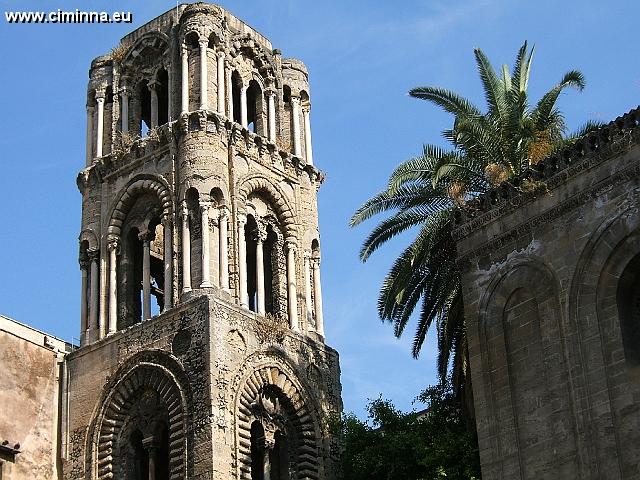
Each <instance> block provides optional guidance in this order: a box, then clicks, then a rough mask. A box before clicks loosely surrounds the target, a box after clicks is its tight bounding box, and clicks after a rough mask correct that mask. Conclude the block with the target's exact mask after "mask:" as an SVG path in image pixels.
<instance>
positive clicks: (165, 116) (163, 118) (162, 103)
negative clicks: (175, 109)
mask: <svg viewBox="0 0 640 480" xmlns="http://www.w3.org/2000/svg"><path fill="white" fill-rule="evenodd" d="M156 92H157V95H158V125H164V124H165V123H167V122H168V121H169V74H168V73H167V71H166V70H165V69H164V68H161V69H160V70H158V73H157V75H156Z"/></svg>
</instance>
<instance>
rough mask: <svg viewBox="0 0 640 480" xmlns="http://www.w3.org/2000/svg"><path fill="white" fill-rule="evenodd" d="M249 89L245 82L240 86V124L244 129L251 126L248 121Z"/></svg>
mask: <svg viewBox="0 0 640 480" xmlns="http://www.w3.org/2000/svg"><path fill="white" fill-rule="evenodd" d="M247 88H248V87H247V85H245V84H244V81H243V82H242V85H240V123H241V124H242V126H243V127H244V128H247V127H248V126H249V122H248V120H247Z"/></svg>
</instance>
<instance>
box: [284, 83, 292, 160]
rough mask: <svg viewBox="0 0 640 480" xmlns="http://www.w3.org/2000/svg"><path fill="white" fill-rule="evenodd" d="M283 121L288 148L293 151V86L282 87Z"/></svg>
mask: <svg viewBox="0 0 640 480" xmlns="http://www.w3.org/2000/svg"><path fill="white" fill-rule="evenodd" d="M282 103H283V105H282V113H283V118H282V123H283V124H284V125H285V129H284V132H285V139H284V140H285V144H286V145H287V150H288V151H289V152H290V153H293V115H292V111H291V87H290V86H289V85H284V86H283V87H282Z"/></svg>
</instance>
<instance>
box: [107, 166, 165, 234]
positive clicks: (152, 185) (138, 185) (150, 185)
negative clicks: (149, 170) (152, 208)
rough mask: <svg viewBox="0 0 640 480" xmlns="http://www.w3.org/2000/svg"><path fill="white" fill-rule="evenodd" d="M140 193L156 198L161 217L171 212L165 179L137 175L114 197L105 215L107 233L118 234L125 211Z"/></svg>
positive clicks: (120, 231) (126, 211) (155, 176)
mask: <svg viewBox="0 0 640 480" xmlns="http://www.w3.org/2000/svg"><path fill="white" fill-rule="evenodd" d="M141 193H151V194H153V195H155V196H156V197H157V198H158V200H159V202H160V206H161V208H162V216H163V217H168V216H170V215H171V214H172V212H173V208H172V207H173V206H172V201H171V191H170V189H169V186H168V185H167V183H166V181H165V180H164V179H163V178H161V177H159V176H157V175H138V176H137V177H135V178H134V179H132V180H131V181H130V182H129V183H128V184H127V186H126V187H125V188H124V189H123V191H122V193H121V194H120V195H119V196H118V198H117V199H116V201H115V203H114V206H113V208H112V209H111V212H110V214H109V216H108V217H107V218H108V219H109V223H108V226H107V234H109V235H114V236H118V237H119V236H120V234H121V233H122V226H123V223H124V221H125V219H126V218H127V213H128V211H129V209H130V208H131V207H132V206H133V204H134V203H135V201H136V198H137V197H138V196H139V195H140V194H141Z"/></svg>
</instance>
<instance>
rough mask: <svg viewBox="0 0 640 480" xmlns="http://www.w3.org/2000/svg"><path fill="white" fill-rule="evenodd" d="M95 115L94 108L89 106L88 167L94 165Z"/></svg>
mask: <svg viewBox="0 0 640 480" xmlns="http://www.w3.org/2000/svg"><path fill="white" fill-rule="evenodd" d="M93 113H94V108H93V107H92V106H87V161H86V163H87V167H88V166H89V165H91V163H93Z"/></svg>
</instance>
